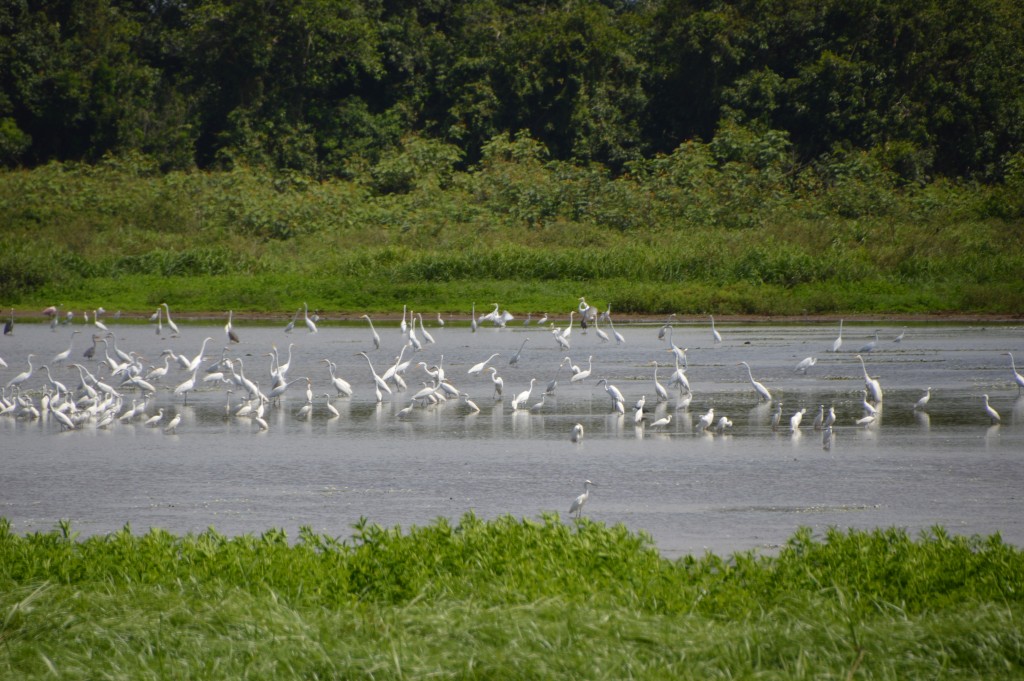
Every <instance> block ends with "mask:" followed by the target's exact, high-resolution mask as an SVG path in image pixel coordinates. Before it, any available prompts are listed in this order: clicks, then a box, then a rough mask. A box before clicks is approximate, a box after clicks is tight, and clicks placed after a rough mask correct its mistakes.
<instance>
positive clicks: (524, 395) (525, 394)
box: [512, 378, 537, 409]
mask: <svg viewBox="0 0 1024 681" xmlns="http://www.w3.org/2000/svg"><path fill="white" fill-rule="evenodd" d="M536 382H537V379H536V378H531V379H530V387H529V388H527V389H526V390H524V391H522V392H521V393H519V394H518V395H516V396H515V398H513V400H512V409H519V407H520V406H522V405H523V404H525V403H526V400H528V399H530V393H532V392H533V384H534V383H536Z"/></svg>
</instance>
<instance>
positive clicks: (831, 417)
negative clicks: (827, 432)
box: [824, 406, 836, 428]
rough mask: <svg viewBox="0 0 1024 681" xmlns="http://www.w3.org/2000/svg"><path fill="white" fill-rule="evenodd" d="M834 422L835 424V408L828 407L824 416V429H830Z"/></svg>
mask: <svg viewBox="0 0 1024 681" xmlns="http://www.w3.org/2000/svg"><path fill="white" fill-rule="evenodd" d="M835 422H836V408H835V407H834V406H830V407H829V408H828V414H826V415H825V424H824V427H825V428H831V427H832V424H834V423H835Z"/></svg>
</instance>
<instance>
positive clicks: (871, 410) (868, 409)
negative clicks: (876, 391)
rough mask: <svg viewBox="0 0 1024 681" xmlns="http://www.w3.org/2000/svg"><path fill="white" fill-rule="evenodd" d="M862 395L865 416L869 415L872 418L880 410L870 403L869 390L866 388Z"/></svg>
mask: <svg viewBox="0 0 1024 681" xmlns="http://www.w3.org/2000/svg"><path fill="white" fill-rule="evenodd" d="M861 393H862V394H863V395H864V397H863V399H861V403H860V406H862V407H863V408H864V413H865V414H869V415H871V416H875V415H877V414H878V409H877V408H875V406H874V405H873V404H871V403H870V402H868V391H867V389H866V388H865V389H864V390H862V391H861Z"/></svg>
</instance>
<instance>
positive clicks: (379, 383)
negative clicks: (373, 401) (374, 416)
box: [356, 352, 392, 402]
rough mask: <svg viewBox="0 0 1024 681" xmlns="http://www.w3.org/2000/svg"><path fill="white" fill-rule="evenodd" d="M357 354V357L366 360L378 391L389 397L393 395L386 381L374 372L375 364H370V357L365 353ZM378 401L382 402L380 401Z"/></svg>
mask: <svg viewBox="0 0 1024 681" xmlns="http://www.w3.org/2000/svg"><path fill="white" fill-rule="evenodd" d="M356 354H357V355H362V356H363V357H364V358H365V359H366V363H367V365H369V367H370V373H371V374H372V375H373V383H374V385H376V387H377V390H378V391H383V392H386V393H387V394H388V395H391V394H392V393H391V388H389V387H388V384H387V383H385V382H384V379H383V378H381V377H380V376H379V375H378V374H377V372H376V371H374V370H373V363H372V362H370V356H369V355H367V354H366V353H365V352H357V353H356ZM377 401H378V402H380V400H379V399H378V400H377Z"/></svg>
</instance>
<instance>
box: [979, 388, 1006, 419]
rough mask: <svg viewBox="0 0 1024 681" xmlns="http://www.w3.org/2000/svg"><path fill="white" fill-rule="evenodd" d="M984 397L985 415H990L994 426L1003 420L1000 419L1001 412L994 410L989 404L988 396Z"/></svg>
mask: <svg viewBox="0 0 1024 681" xmlns="http://www.w3.org/2000/svg"><path fill="white" fill-rule="evenodd" d="M982 397H984V398H985V413H986V414H988V417H989V418H990V419H992V423H993V424H996V423H999V422H1000V421H1001V420H1002V419H1001V418H999V412H998V411H996V410H995V409H993V408H992V406H991V405H990V404H989V403H988V395H982Z"/></svg>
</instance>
